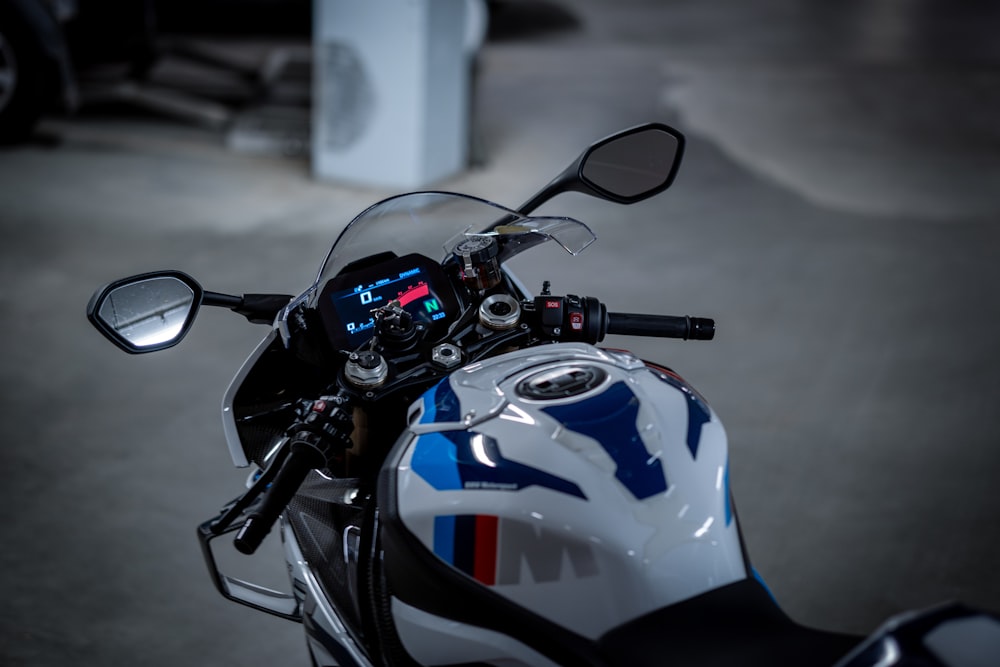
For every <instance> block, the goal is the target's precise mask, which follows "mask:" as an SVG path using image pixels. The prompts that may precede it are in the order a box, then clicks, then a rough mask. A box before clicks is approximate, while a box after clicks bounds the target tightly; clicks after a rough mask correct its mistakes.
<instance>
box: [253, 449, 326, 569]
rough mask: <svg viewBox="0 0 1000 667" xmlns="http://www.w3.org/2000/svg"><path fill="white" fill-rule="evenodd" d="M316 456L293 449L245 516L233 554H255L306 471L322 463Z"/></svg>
mask: <svg viewBox="0 0 1000 667" xmlns="http://www.w3.org/2000/svg"><path fill="white" fill-rule="evenodd" d="M317 454H318V452H316V450H314V449H312V448H299V449H295V448H293V449H292V450H291V452H289V454H288V458H286V459H285V462H284V463H283V464H282V465H281V469H279V470H278V474H277V475H275V477H274V481H273V482H271V486H270V487H268V489H267V491H265V492H264V493H263V494H262V495H261V502H260V505H258V506H257V508H255V509H253V510H251V511H250V512H248V513H247V518H246V521H244V522H243V527H242V528H240V531H239V532H238V533H237V534H236V537H235V539H233V545H234V546H235V547H236V550H237V551H239V552H240V553H244V554H247V555H250V554H252V553H253V552H255V551H257V547H259V546H260V544H261V542H263V541H264V538H265V537H267V534H268V533H269V532H271V527H272V526H274V522H275V521H277V520H278V517H279V516H280V515H281V513H282V512H283V511H284V510H285V508H286V507H287V506H288V503H289V502H290V501H291V499H292V496H294V495H295V492H296V491H298V490H299V487H300V486H302V482H303V481H305V479H306V476H307V475H308V474H309V471H310V470H312V469H313V468H317V467H321V466H322V465H323V461H322V460H317Z"/></svg>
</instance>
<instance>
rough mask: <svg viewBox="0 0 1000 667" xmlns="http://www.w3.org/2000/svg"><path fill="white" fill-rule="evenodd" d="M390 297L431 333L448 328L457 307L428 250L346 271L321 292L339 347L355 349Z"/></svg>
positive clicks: (326, 317)
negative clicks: (426, 254) (423, 252)
mask: <svg viewBox="0 0 1000 667" xmlns="http://www.w3.org/2000/svg"><path fill="white" fill-rule="evenodd" d="M391 301H398V302H399V305H400V306H401V307H402V308H403V309H404V310H405V311H406V312H408V313H409V314H410V315H411V316H412V317H413V322H414V324H423V325H424V326H425V327H426V328H427V329H428V330H429V331H430V332H431V333H432V334H434V335H437V334H438V333H439V332H440V333H443V331H444V330H446V329H447V325H448V322H449V321H450V320H451V319H452V318H453V317H454V316H455V314H456V313H457V312H458V301H457V299H456V298H455V295H454V292H453V291H452V289H451V285H450V284H449V282H448V279H447V277H446V276H445V275H444V273H443V271H442V270H441V267H440V265H438V263H437V262H434V261H433V260H430V259H428V258H427V257H424V256H423V255H418V254H412V255H406V256H404V257H396V258H393V259H389V260H387V261H385V262H381V263H379V264H376V265H375V266H371V267H367V268H364V269H359V270H357V271H351V272H349V273H345V274H341V275H339V276H337V277H336V278H333V279H332V280H330V281H329V282H328V283H327V284H326V286H325V287H324V288H323V292H322V293H321V295H320V302H319V303H320V307H319V309H320V316H321V317H322V319H323V324H324V325H325V326H326V328H327V332H328V334H329V335H330V338H331V342H332V343H333V344H334V347H335V348H336V349H340V350H354V349H356V348H357V347H358V346H360V345H361V344H362V343H364V342H365V341H367V340H369V339H370V338H371V337H372V335H373V334H374V333H375V331H374V330H375V315H374V312H373V311H375V310H376V309H378V308H383V307H385V306H387V305H388V304H389V303H390V302H391Z"/></svg>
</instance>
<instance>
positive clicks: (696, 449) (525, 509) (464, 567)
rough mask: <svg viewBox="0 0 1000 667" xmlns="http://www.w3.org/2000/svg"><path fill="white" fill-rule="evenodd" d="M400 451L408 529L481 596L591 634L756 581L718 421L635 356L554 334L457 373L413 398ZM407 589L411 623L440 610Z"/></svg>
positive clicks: (399, 518) (395, 491) (398, 511)
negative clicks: (553, 340)
mask: <svg viewBox="0 0 1000 667" xmlns="http://www.w3.org/2000/svg"><path fill="white" fill-rule="evenodd" d="M394 452H395V453H394V455H393V456H392V457H390V460H389V465H390V466H391V467H392V470H391V475H389V479H390V484H391V485H392V493H391V495H392V503H391V504H392V506H391V511H390V512H389V514H390V515H391V516H392V518H393V520H395V521H396V522H397V523H398V524H399V525H398V526H397V529H399V530H402V531H405V532H406V533H407V534H408V535H409V536H410V537H412V538H413V540H414V541H415V543H418V544H419V545H420V546H421V547H422V549H423V550H425V552H426V553H427V554H428V557H427V559H426V562H427V563H428V564H429V565H430V566H431V569H435V570H445V571H446V573H447V574H448V576H444V577H441V576H438V577H437V581H438V582H439V583H440V582H442V581H445V582H447V581H454V582H455V583H456V585H460V586H461V588H462V589H463V590H464V591H466V592H468V591H474V590H475V589H476V588H479V589H486V590H488V591H489V592H490V594H486V593H484V596H485V597H484V598H483V601H484V604H488V602H489V600H498V599H503V600H504V603H503V604H502V605H501V606H504V607H511V605H509V604H507V603H513V607H514V608H517V609H523V610H525V612H526V614H527V615H528V616H529V617H530V618H536V619H545V620H546V621H547V622H551V623H554V624H555V625H556V626H558V627H560V628H564V629H566V630H569V631H571V633H573V634H574V635H577V636H582V637H586V638H589V639H596V638H597V637H600V636H601V635H602V634H604V633H605V632H607V631H608V630H610V629H611V628H614V627H616V626H618V625H620V624H622V623H624V622H627V621H629V620H631V619H634V618H637V617H639V616H641V615H643V614H645V613H648V612H650V611H653V610H655V609H659V608H661V607H663V606H666V605H670V604H673V603H675V602H679V601H681V600H684V599H687V598H690V597H693V596H695V595H698V594H700V593H703V592H705V591H708V590H711V589H713V588H717V587H720V586H723V585H725V584H728V583H731V582H734V581H737V580H739V579H743V578H745V577H746V576H747V569H748V566H747V565H746V563H745V561H744V556H743V549H742V545H741V540H740V535H739V528H738V526H737V522H736V518H735V516H734V514H733V511H732V507H731V504H730V493H729V475H728V453H727V444H726V434H725V431H724V429H723V426H722V424H721V422H720V421H719V419H718V418H717V417H716V415H715V413H714V412H713V411H712V409H711V408H710V407H709V406H708V404H707V403H706V402H705V400H704V399H703V398H702V397H701V396H700V395H699V394H698V393H697V392H696V391H695V390H694V389H693V388H692V387H690V386H689V385H688V384H687V383H686V382H685V381H684V380H683V379H681V378H680V377H679V376H678V375H676V374H674V373H673V372H671V371H669V370H667V369H665V368H660V367H657V366H654V365H650V364H647V363H645V362H643V361H642V360H640V359H638V358H636V357H635V356H633V355H631V354H629V353H627V352H619V351H610V350H605V349H600V348H596V347H593V346H590V345H586V344H582V343H559V344H552V345H546V346H542V347H536V348H531V349H527V350H521V351H516V352H510V353H507V354H504V355H501V356H497V357H494V358H491V359H489V360H487V361H483V362H480V363H476V364H472V365H470V366H467V367H465V368H462V369H460V370H458V371H456V372H454V373H453V374H452V375H450V376H449V377H448V378H446V379H444V380H443V381H442V382H441V383H439V384H438V385H437V386H436V387H434V388H432V389H431V390H429V391H428V392H426V393H425V394H424V395H423V397H422V398H420V399H419V400H418V401H416V402H415V403H414V404H413V406H412V407H411V408H410V413H409V426H408V428H407V430H406V432H405V433H404V434H403V436H402V437H401V439H400V441H399V442H398V443H397V445H396V449H395V450H394ZM412 576H413V573H412V572H411V573H410V577H409V578H412ZM409 578H408V579H407V581H409ZM397 579H398V578H397ZM408 588H412V590H411V592H409V594H407V595H404V596H401V597H404V598H405V604H404V605H403V606H404V607H405V608H406V609H407V610H409V611H410V612H411V613H410V616H411V617H418V616H419V615H420V614H419V611H418V610H420V609H421V608H423V609H426V610H431V611H433V610H440V608H441V602H440V600H430V599H428V600H426V601H424V600H423V599H422V598H421V594H420V593H419V587H408ZM439 588H440V587H439ZM447 594H448V592H447V591H446V590H439V596H446V595H447ZM496 596H499V598H497V597H496ZM427 597H430V595H428V596H427ZM467 597H468V596H467ZM425 602H426V604H425ZM435 613H438V612H435ZM401 634H405V633H401ZM424 636H425V637H426V634H425V635H424Z"/></svg>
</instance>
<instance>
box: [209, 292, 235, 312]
mask: <svg viewBox="0 0 1000 667" xmlns="http://www.w3.org/2000/svg"><path fill="white" fill-rule="evenodd" d="M201 304H202V305H203V306H221V307H223V308H229V309H234V308H239V307H240V306H242V305H243V298H242V297H238V296H233V295H232V294H222V293H221V292H209V291H208V290H205V294H204V295H203V296H202V297H201Z"/></svg>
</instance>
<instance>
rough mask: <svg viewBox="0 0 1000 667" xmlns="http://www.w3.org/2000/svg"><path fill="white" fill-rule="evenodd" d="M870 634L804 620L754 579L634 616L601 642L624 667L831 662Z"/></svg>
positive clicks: (808, 666) (804, 666) (788, 666)
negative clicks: (827, 628) (806, 624)
mask: <svg viewBox="0 0 1000 667" xmlns="http://www.w3.org/2000/svg"><path fill="white" fill-rule="evenodd" d="M863 639H864V637H860V636H853V635H848V634H840V633H835V632H826V631H823V630H815V629H812V628H807V627H804V626H802V625H799V624H798V623H796V622H795V621H793V620H792V619H791V618H789V617H788V615H787V614H785V613H784V612H783V611H782V610H781V608H780V607H778V605H777V603H775V601H774V599H773V598H772V597H771V594H770V593H769V592H768V590H767V589H766V588H765V587H764V586H763V585H762V584H761V583H760V582H758V581H757V580H756V579H752V578H748V579H743V580H741V581H738V582H736V583H733V584H729V585H727V586H723V587H721V588H717V589H715V590H712V591H709V592H707V593H703V594H702V595H699V596H697V597H694V598H691V599H689V600H685V601H683V602H680V603H678V604H674V605H671V606H669V607H664V608H663V609H659V610H657V611H654V612H651V613H649V614H646V615H645V616H642V617H640V618H637V619H635V620H633V621H630V622H629V623H626V624H624V625H622V626H619V627H618V628H615V629H614V630H612V631H611V632H608V633H607V634H605V635H604V636H603V637H601V639H600V640H599V644H600V646H601V649H602V653H603V654H604V655H605V656H606V657H608V658H609V659H611V660H613V662H614V664H615V665H621V666H622V667H625V666H626V665H627V666H629V667H652V666H653V665H656V666H657V667H664V666H666V665H670V666H673V665H698V666H699V667H723V666H725V667H730V666H737V667H754V666H757V665H774V666H776V667H800V666H801V667H812V666H813V665H822V666H824V667H830V666H831V665H833V664H835V663H836V662H837V661H838V660H840V659H841V658H843V657H844V656H845V655H846V654H847V653H848V652H849V651H850V650H851V649H852V648H854V647H855V646H856V645H857V644H859V643H860V642H861V641H862V640H863Z"/></svg>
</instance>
